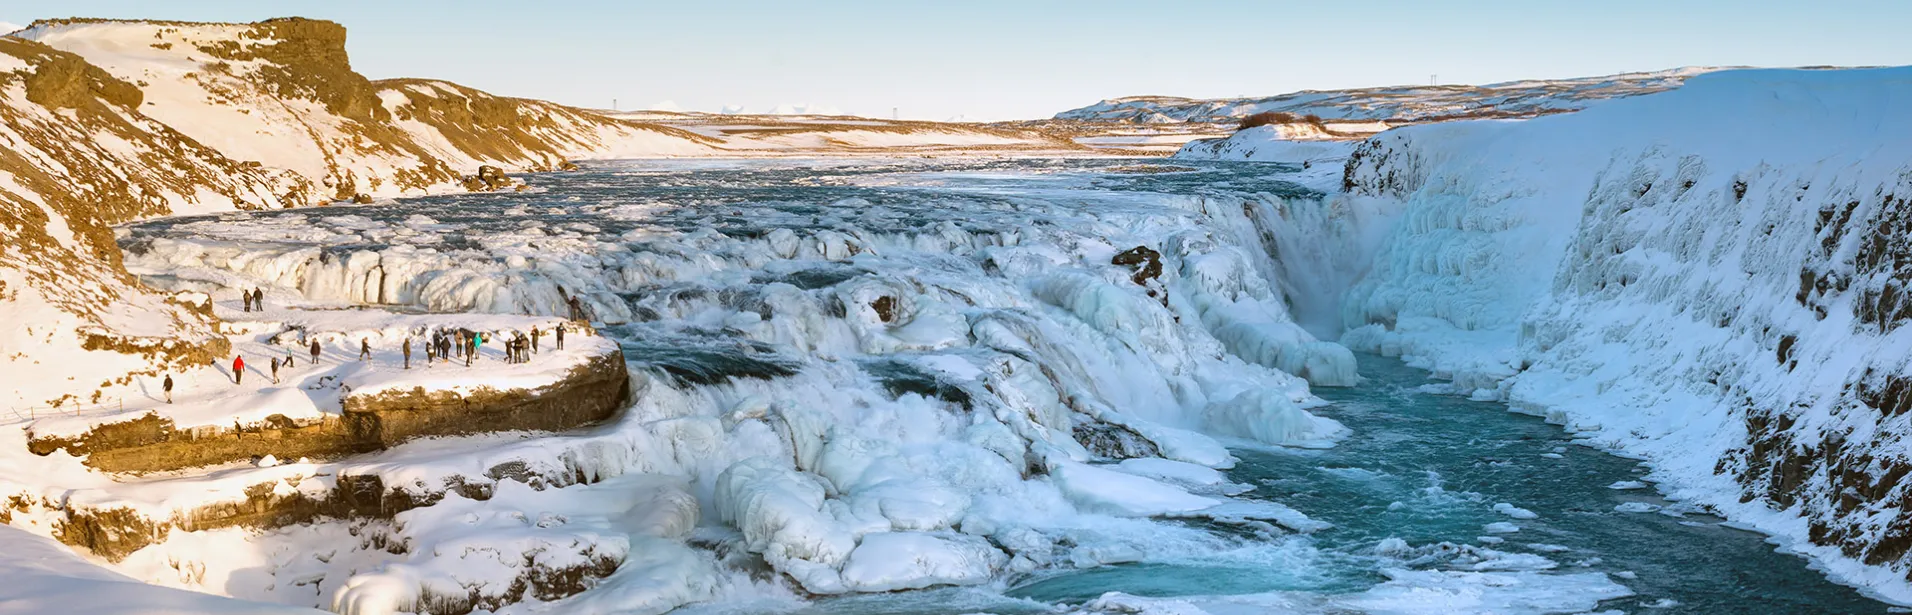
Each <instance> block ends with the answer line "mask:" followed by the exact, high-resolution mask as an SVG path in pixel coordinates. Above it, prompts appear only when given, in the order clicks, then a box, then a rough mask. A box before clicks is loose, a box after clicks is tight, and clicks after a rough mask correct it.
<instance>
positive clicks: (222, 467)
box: [0, 19, 1912, 615]
mask: <svg viewBox="0 0 1912 615" xmlns="http://www.w3.org/2000/svg"><path fill="white" fill-rule="evenodd" d="M344 36H345V33H344V29H343V28H342V27H340V26H338V25H337V24H332V23H330V22H322V21H313V20H303V19H287V20H271V21H266V22H260V23H256V24H197V23H180V22H137V21H96V20H61V21H53V22H40V23H36V24H33V25H31V26H29V27H27V28H25V29H24V30H21V31H19V32H16V33H14V34H11V35H8V36H5V37H0V117H4V118H5V120H6V121H5V124H4V128H0V213H4V214H5V215H4V216H0V234H3V236H0V239H4V241H3V242H0V322H6V323H9V324H10V325H11V326H9V327H6V330H5V331H4V332H0V399H4V400H5V403H6V405H7V410H8V411H7V412H5V413H0V525H4V526H5V527H0V578H5V579H6V580H7V582H6V583H4V584H0V613H46V612H86V613H127V614H133V613H282V612H283V613H314V612H324V611H331V612H336V613H345V614H352V615H373V614H388V613H435V614H448V613H449V614H459V615H462V614H464V613H475V612H491V613H664V612H672V611H675V612H680V613H739V612H778V613H799V612H827V613H887V612H922V613H973V612H990V613H1052V614H1054V613H1081V614H1084V615H1107V614H1117V613H1123V614H1130V613H1147V614H1190V615H1194V614H1201V613H1213V614H1216V615H1221V614H1227V613H1310V614H1313V613H1319V614H1324V615H1325V614H1329V613H1390V614H1418V613H1430V614H1431V613H1494V614H1509V615H1512V614H1522V613H1536V614H1538V613H1593V612H1602V613H1611V612H1754V611H1757V609H1756V608H1754V607H1760V608H1768V609H1772V610H1769V611H1759V612H1826V613H1854V612H1878V613H1883V612H1887V611H1886V609H1887V608H1888V607H1887V603H1890V604H1912V582H1908V580H1907V579H1908V575H1912V554H1909V553H1908V551H1909V550H1912V518H1908V517H1907V512H1908V508H1907V507H1908V504H1907V503H1908V502H1912V487H1907V486H1906V485H1903V484H1901V482H1902V479H1903V478H1904V477H1905V476H1906V474H1907V473H1908V472H1912V459H1908V453H1909V452H1912V451H1909V450H1908V449H1907V445H1906V440H1905V438H1906V437H1907V436H1908V435H1912V424H1908V422H1907V421H1908V420H1912V419H1909V418H1908V414H1909V413H1908V410H1912V327H1905V326H1903V325H1906V324H1908V323H1909V322H1912V297H1908V296H1907V294H1908V291H1909V289H1908V286H1912V205H1908V199H1912V119H1908V118H1907V117H1906V116H1905V114H1903V113H1902V112H1901V111H1900V110H1901V109H1902V108H1903V107H1905V106H1906V103H1908V102H1912V69H1903V68H1896V69H1838V70H1713V69H1681V70H1676V71H1668V72H1663V73H1644V74H1633V75H1619V76H1613V77H1603V78H1590V79H1582V80H1561V81H1548V82H1538V81H1537V82H1519V83H1512V84H1499V85H1493V86H1481V87H1467V88H1461V87H1452V88H1429V89H1423V88H1394V89H1383V90H1373V91H1351V92H1341V93H1299V94H1295V95H1287V96H1283V97H1274V98H1269V99H1257V100H1252V101H1235V102H1227V101H1222V102H1216V101H1185V100H1179V99H1177V100H1168V99H1155V98H1150V99H1118V100H1114V101H1109V102H1106V103H1104V104H1102V105H1098V106H1096V107H1092V108H1089V109H1084V110H1077V111H1071V112H1066V113H1064V114H1063V115H1062V116H1058V118H1057V119H1055V120H1047V121H1036V122H1025V123H1003V124H995V125H980V124H939V123H930V122H902V121H883V120H869V119H863V118H843V117H821V116H797V117H772V116H758V117H752V116H711V115H700V114H686V113H678V112H641V113H607V112H599V111H593V110H587V109H577V108H571V107H565V106H562V105H556V104H552V103H545V102H542V101H534V100H525V99H515V98H505V97H497V96H492V95H490V94H486V93H484V92H480V91H477V90H473V89H470V88H466V87H463V86H458V85H456V84H451V83H447V82H442V81H431V80H412V79H406V80H384V81H374V80H369V79H366V78H364V77H362V76H360V75H358V74H357V73H355V72H353V71H352V69H351V67H350V65H349V62H348V60H347V58H346V57H345V55H344ZM1456 109H1464V110H1468V111H1467V112H1464V113H1463V112H1458V111H1454V110H1456ZM1277 110H1278V111H1285V112H1295V113H1317V114H1319V115H1321V116H1322V117H1324V118H1328V120H1330V121H1329V122H1328V123H1327V124H1326V126H1325V127H1320V128H1311V127H1308V126H1300V125H1293V124H1283V125H1270V126H1263V127H1257V128H1250V129H1246V130H1241V131H1237V132H1233V133H1231V134H1227V136H1222V135H1219V134H1214V133H1213V131H1212V130H1211V129H1210V128H1205V127H1202V126H1195V127H1193V128H1189V127H1181V128H1174V127H1161V128H1156V127H1151V126H1153V125H1156V124H1163V125H1169V124H1191V125H1200V124H1209V123H1215V122H1229V121H1233V120H1234V119H1238V118H1239V117H1241V116H1244V115H1247V114H1250V113H1255V112H1261V111H1277ZM1217 118H1221V119H1217ZM1198 137H1212V138H1208V139H1198ZM1191 139H1194V140H1192V141H1191ZM1183 141H1188V143H1187V144H1186V145H1182V144H1181V143H1182V142H1183ZM1174 147H1179V148H1180V149H1179V151H1178V152H1177V153H1176V155H1175V156H1174V157H1172V158H1167V159H1163V158H1136V157H1133V156H1134V155H1135V154H1138V153H1155V154H1160V153H1166V152H1167V151H1168V150H1169V149H1170V148H1174ZM1118 155H1120V156H1118ZM1121 156H1126V157H1121ZM1901 193H1903V194H1901ZM255 291H256V293H257V296H258V297H259V300H258V301H257V304H256V305H255V302H254V300H253V299H252V298H251V297H252V296H254V295H252V294H251V293H253V292H255ZM235 358H237V359H243V360H244V362H243V363H240V362H237V361H235ZM1395 358H1398V360H1396V359H1395ZM268 366H269V367H268ZM1411 368H1418V370H1424V371H1416V370H1415V369H1411ZM1429 374H1431V375H1432V376H1433V379H1432V380H1430V379H1428V378H1427V377H1426V376H1427V375H1429ZM1508 409H1511V410H1513V411H1515V412H1516V413H1520V414H1513V413H1508V412H1505V410H1508ZM1527 415H1533V416H1537V417H1540V418H1533V417H1531V416H1527ZM1542 419H1544V421H1545V422H1544V423H1543V422H1542ZM1649 487H1652V489H1649ZM1743 529H1751V530H1756V531H1757V532H1759V534H1753V533H1750V532H1744V531H1740V530H1743ZM1616 536H1624V537H1625V538H1614V537H1616ZM1643 537H1644V538H1643ZM1767 541H1770V542H1771V543H1773V544H1768V542H1767ZM1774 544H1777V545H1779V547H1780V549H1781V550H1782V551H1783V552H1781V553H1775V552H1774V548H1773V545H1774ZM1697 552H1711V553H1716V554H1718V557H1717V558H1716V559H1717V560H1719V561H1716V562H1711V563H1709V564H1708V565H1707V566H1708V568H1707V569H1705V570H1687V569H1684V567H1685V566H1686V564H1685V563H1684V562H1685V560H1678V559H1669V558H1676V557H1679V556H1683V555H1686V554H1689V553H1697ZM1732 566H1740V567H1738V568H1734V567H1732ZM1828 578H1829V579H1830V580H1831V581H1834V582H1837V583H1839V584H1842V585H1834V584H1832V583H1828V582H1826V581H1825V579H1828ZM1742 608H1744V609H1746V610H1742ZM1681 609H1688V610H1681ZM1813 609H1817V610H1813Z"/></svg>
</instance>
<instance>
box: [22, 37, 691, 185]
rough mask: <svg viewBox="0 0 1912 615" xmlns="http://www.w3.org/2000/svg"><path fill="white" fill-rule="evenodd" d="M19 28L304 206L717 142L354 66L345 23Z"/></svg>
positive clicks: (678, 151)
mask: <svg viewBox="0 0 1912 615" xmlns="http://www.w3.org/2000/svg"><path fill="white" fill-rule="evenodd" d="M13 36H16V37H19V38H24V39H29V40H34V41H38V42H41V43H45V44H47V45H50V46H52V47H54V48H57V49H61V50H64V51H69V52H72V53H74V54H78V55H79V56H81V57H83V58H85V59H86V61H88V62H91V63H93V64H95V65H97V66H99V67H101V68H103V69H105V70H106V71H108V72H110V73H112V74H113V75H114V76H115V77H118V78H120V79H122V80H124V81H126V82H129V83H133V84H136V85H137V86H139V89H140V90H141V91H142V92H144V94H145V99H146V100H145V103H144V104H142V105H141V106H140V111H141V112H142V113H145V114H146V115H149V116H152V117H153V118H155V119H158V120H159V121H161V122H164V123H165V124H167V125H168V126H171V127H173V128H174V129H176V130H179V131H180V132H182V133H185V134H186V135H188V136H190V137H192V138H194V139H196V140H198V141H199V142H201V143H203V144H206V145H208V146H210V147H212V148H214V149H217V150H219V151H220V152H221V153H223V154H225V155H226V156H228V157H230V158H233V159H235V160H240V161H248V162H251V163H256V164H257V165H259V166H260V167H261V168H262V169H263V170H265V171H267V172H270V173H274V174H276V175H278V176H279V177H280V178H281V179H282V181H284V182H285V183H286V184H287V186H288V188H287V189H286V191H285V192H284V193H282V196H283V197H284V198H285V200H286V201H288V202H290V203H292V204H298V205H303V204H306V203H311V202H318V201H326V200H332V199H350V198H353V197H355V196H357V195H360V194H365V195H369V196H397V195H404V194H413V195H416V194H424V193H427V192H445V191H451V190H455V189H457V188H458V186H459V184H460V181H461V179H462V178H463V177H465V176H469V175H473V174H475V173H477V172H478V167H479V166H480V165H493V166H498V167H500V168H502V169H504V170H506V171H541V170H550V169H555V168H558V167H559V166H561V165H562V164H563V163H564V161H565V160H566V159H568V158H574V157H581V156H591V155H596V156H608V157H634V156H658V155H670V154H699V153H708V152H709V149H710V148H709V146H708V144H709V142H710V140H709V139H705V138H703V137H699V136H697V135H695V134H691V133H688V132H684V131H680V130H676V129H671V128H666V127H663V126H658V125H654V124H644V123H640V122H628V121H622V120H614V119H610V118H606V117H602V116H599V115H596V114H593V113H590V112H587V111H582V110H578V109H572V108H568V107H564V106H561V105H556V104H551V103H547V102H543V101H534V100H525V99H516V98H505V97H499V96H492V95H490V94H487V93H484V92H480V91H477V90H473V89H470V88H466V87H463V86H458V85H455V84H451V83H446V82H443V81H431V80H422V79H391V80H383V81H372V80H369V79H366V78H365V77H364V76H362V75H360V74H358V73H356V72H354V71H353V70H352V67H351V64H350V60H349V59H348V58H347V57H346V52H345V36H346V33H345V28H344V27H342V26H340V25H338V24H336V23H332V22H329V21H319V20H311V19H301V18H286V19H272V20H267V21H262V22H258V23H242V24H226V23H187V22H160V21H109V20H83V19H71V20H55V21H41V22H36V23H34V24H33V25H32V26H30V27H28V28H27V29H25V30H22V31H20V32H18V33H15V34H13Z"/></svg>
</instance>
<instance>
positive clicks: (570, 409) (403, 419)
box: [28, 351, 630, 472]
mask: <svg viewBox="0 0 1912 615" xmlns="http://www.w3.org/2000/svg"><path fill="white" fill-rule="evenodd" d="M629 396H630V377H629V373H628V372H627V370H626V367H625V363H624V355H623V353H622V352H618V351H613V352H611V353H609V354H606V355H603V356H599V357H594V358H592V359H591V360H590V361H589V362H588V363H586V364H585V365H582V366H579V367H578V368H576V369H575V370H573V371H572V372H571V373H570V374H568V375H567V376H566V377H565V378H564V379H562V380H560V381H559V382H556V383H554V384H552V385H550V386H547V387H544V388H541V389H537V390H525V389H509V390H502V391H501V390H496V389H489V388H486V389H480V390H478V391H476V392H472V393H467V394H458V393H454V392H448V391H435V392H427V391H424V390H422V389H413V390H408V391H387V392H384V393H380V394H377V395H347V396H346V397H345V401H344V410H343V412H342V414H341V417H339V418H331V417H327V418H325V419H322V420H318V421H304V422H300V421H293V420H291V419H288V418H286V417H284V416H282V415H274V416H273V417H268V418H267V420H265V421H262V422H260V423H258V424H253V425H233V426H232V427H230V428H225V427H218V428H206V427H201V428H196V429H187V430H181V429H176V428H175V427H174V425H173V422H172V421H171V420H170V419H167V418H164V417H162V416H160V415H158V414H156V413H149V414H146V415H144V416H141V417H139V418H136V419H133V420H129V421H121V422H117V423H107V424H104V425H99V426H97V427H95V428H93V430H92V431H89V432H87V433H86V434H84V435H82V436H80V437H77V438H60V437H41V438H30V439H29V440H28V449H29V450H30V451H32V452H33V453H34V454H36V455H49V454H52V453H53V452H54V451H58V450H64V451H66V452H68V453H71V454H73V455H77V456H85V457H86V461H85V463H86V465H87V466H89V467H93V468H96V469H99V470H103V471H107V472H160V471H169V470H178V469H183V468H191V467H200V466H207V465H214V464H221V463H230V462H234V461H245V460H251V459H258V458H260V457H263V456H266V455H272V456H274V457H278V458H282V459H297V458H300V457H308V458H315V459H323V458H332V457H340V456H344V455H351V454H357V453H365V452H371V451H376V450H380V449H384V448H387V447H390V446H394V445H397V444H399V443H402V442H405V441H407V440H410V439H413V438H419V437H425V436H446V435H463V434H474V433H486V432H494V431H508V430H543V431H562V430H567V429H573V428H576V427H579V426H582V425H586V424H589V423H593V422H597V421H601V420H604V419H607V418H610V417H612V416H614V415H616V414H617V412H618V410H620V409H622V408H623V406H624V403H625V402H626V401H627V400H628V398H629Z"/></svg>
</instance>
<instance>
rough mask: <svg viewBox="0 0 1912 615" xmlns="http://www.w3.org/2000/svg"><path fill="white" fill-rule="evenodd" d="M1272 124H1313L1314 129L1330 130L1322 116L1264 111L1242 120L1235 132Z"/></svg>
mask: <svg viewBox="0 0 1912 615" xmlns="http://www.w3.org/2000/svg"><path fill="white" fill-rule="evenodd" d="M1270 124H1312V125H1314V127H1316V128H1320V129H1322V130H1327V129H1328V128H1327V127H1326V126H1323V125H1322V124H1321V116H1319V115H1315V114H1313V113H1310V114H1307V115H1295V114H1293V113H1288V112H1285V111H1263V112H1261V113H1256V114H1254V115H1250V116H1248V117H1244V118H1242V119H1241V124H1240V125H1238V126H1236V127H1235V130H1248V129H1250V128H1254V127H1256V126H1267V125H1270Z"/></svg>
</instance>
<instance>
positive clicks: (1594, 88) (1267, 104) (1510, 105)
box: [1056, 67, 1720, 124]
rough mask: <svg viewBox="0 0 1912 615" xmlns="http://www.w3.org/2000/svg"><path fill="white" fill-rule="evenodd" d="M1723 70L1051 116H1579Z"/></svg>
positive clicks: (1153, 100) (1201, 119)
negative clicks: (1590, 108)
mask: <svg viewBox="0 0 1912 615" xmlns="http://www.w3.org/2000/svg"><path fill="white" fill-rule="evenodd" d="M1716 70H1720V69H1719V68H1713V67H1687V68H1676V69H1672V70H1664V71H1655V72H1647V73H1625V74H1619V75H1608V76H1605V77H1583V78H1578V79H1542V80H1528V81H1510V82H1507V83H1496V84H1491V85H1411V86H1392V87H1377V88H1359V89H1349V90H1302V91H1300V92H1291V93H1288V94H1281V95H1277V96H1266V97H1260V98H1215V99H1206V100H1202V99H1192V98H1179V97H1174V96H1131V97H1127V98H1114V99H1109V100H1104V101H1102V102H1099V103H1096V104H1093V105H1089V106H1087V107H1082V108H1079V109H1071V110H1068V111H1064V112H1061V113H1058V114H1056V119H1059V120H1096V121H1108V122H1127V123H1136V124H1173V123H1182V122H1193V123H1210V124H1225V123H1235V122H1239V121H1241V119H1242V118H1245V117H1248V116H1250V115H1254V114H1256V113H1262V112H1268V111H1278V112H1283V113H1292V114H1295V115H1315V116H1319V117H1321V118H1322V119H1325V120H1355V121H1380V122H1388V123H1423V122H1436V121H1445V120H1452V119H1468V118H1492V117H1532V116H1536V115H1545V114H1548V113H1559V112H1564V111H1576V110H1579V109H1583V108H1585V107H1586V106H1587V105H1589V104H1592V103H1594V102H1597V101H1601V100H1607V99H1611V98H1623V97H1627V96H1639V95H1641V94H1651V93H1654V92H1660V91H1665V90H1669V89H1673V88H1676V87H1679V86H1680V85H1681V84H1683V83H1685V82H1686V80H1687V79H1688V78H1690V77H1692V76H1694V75H1699V74H1704V73H1709V72H1713V71H1716Z"/></svg>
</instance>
